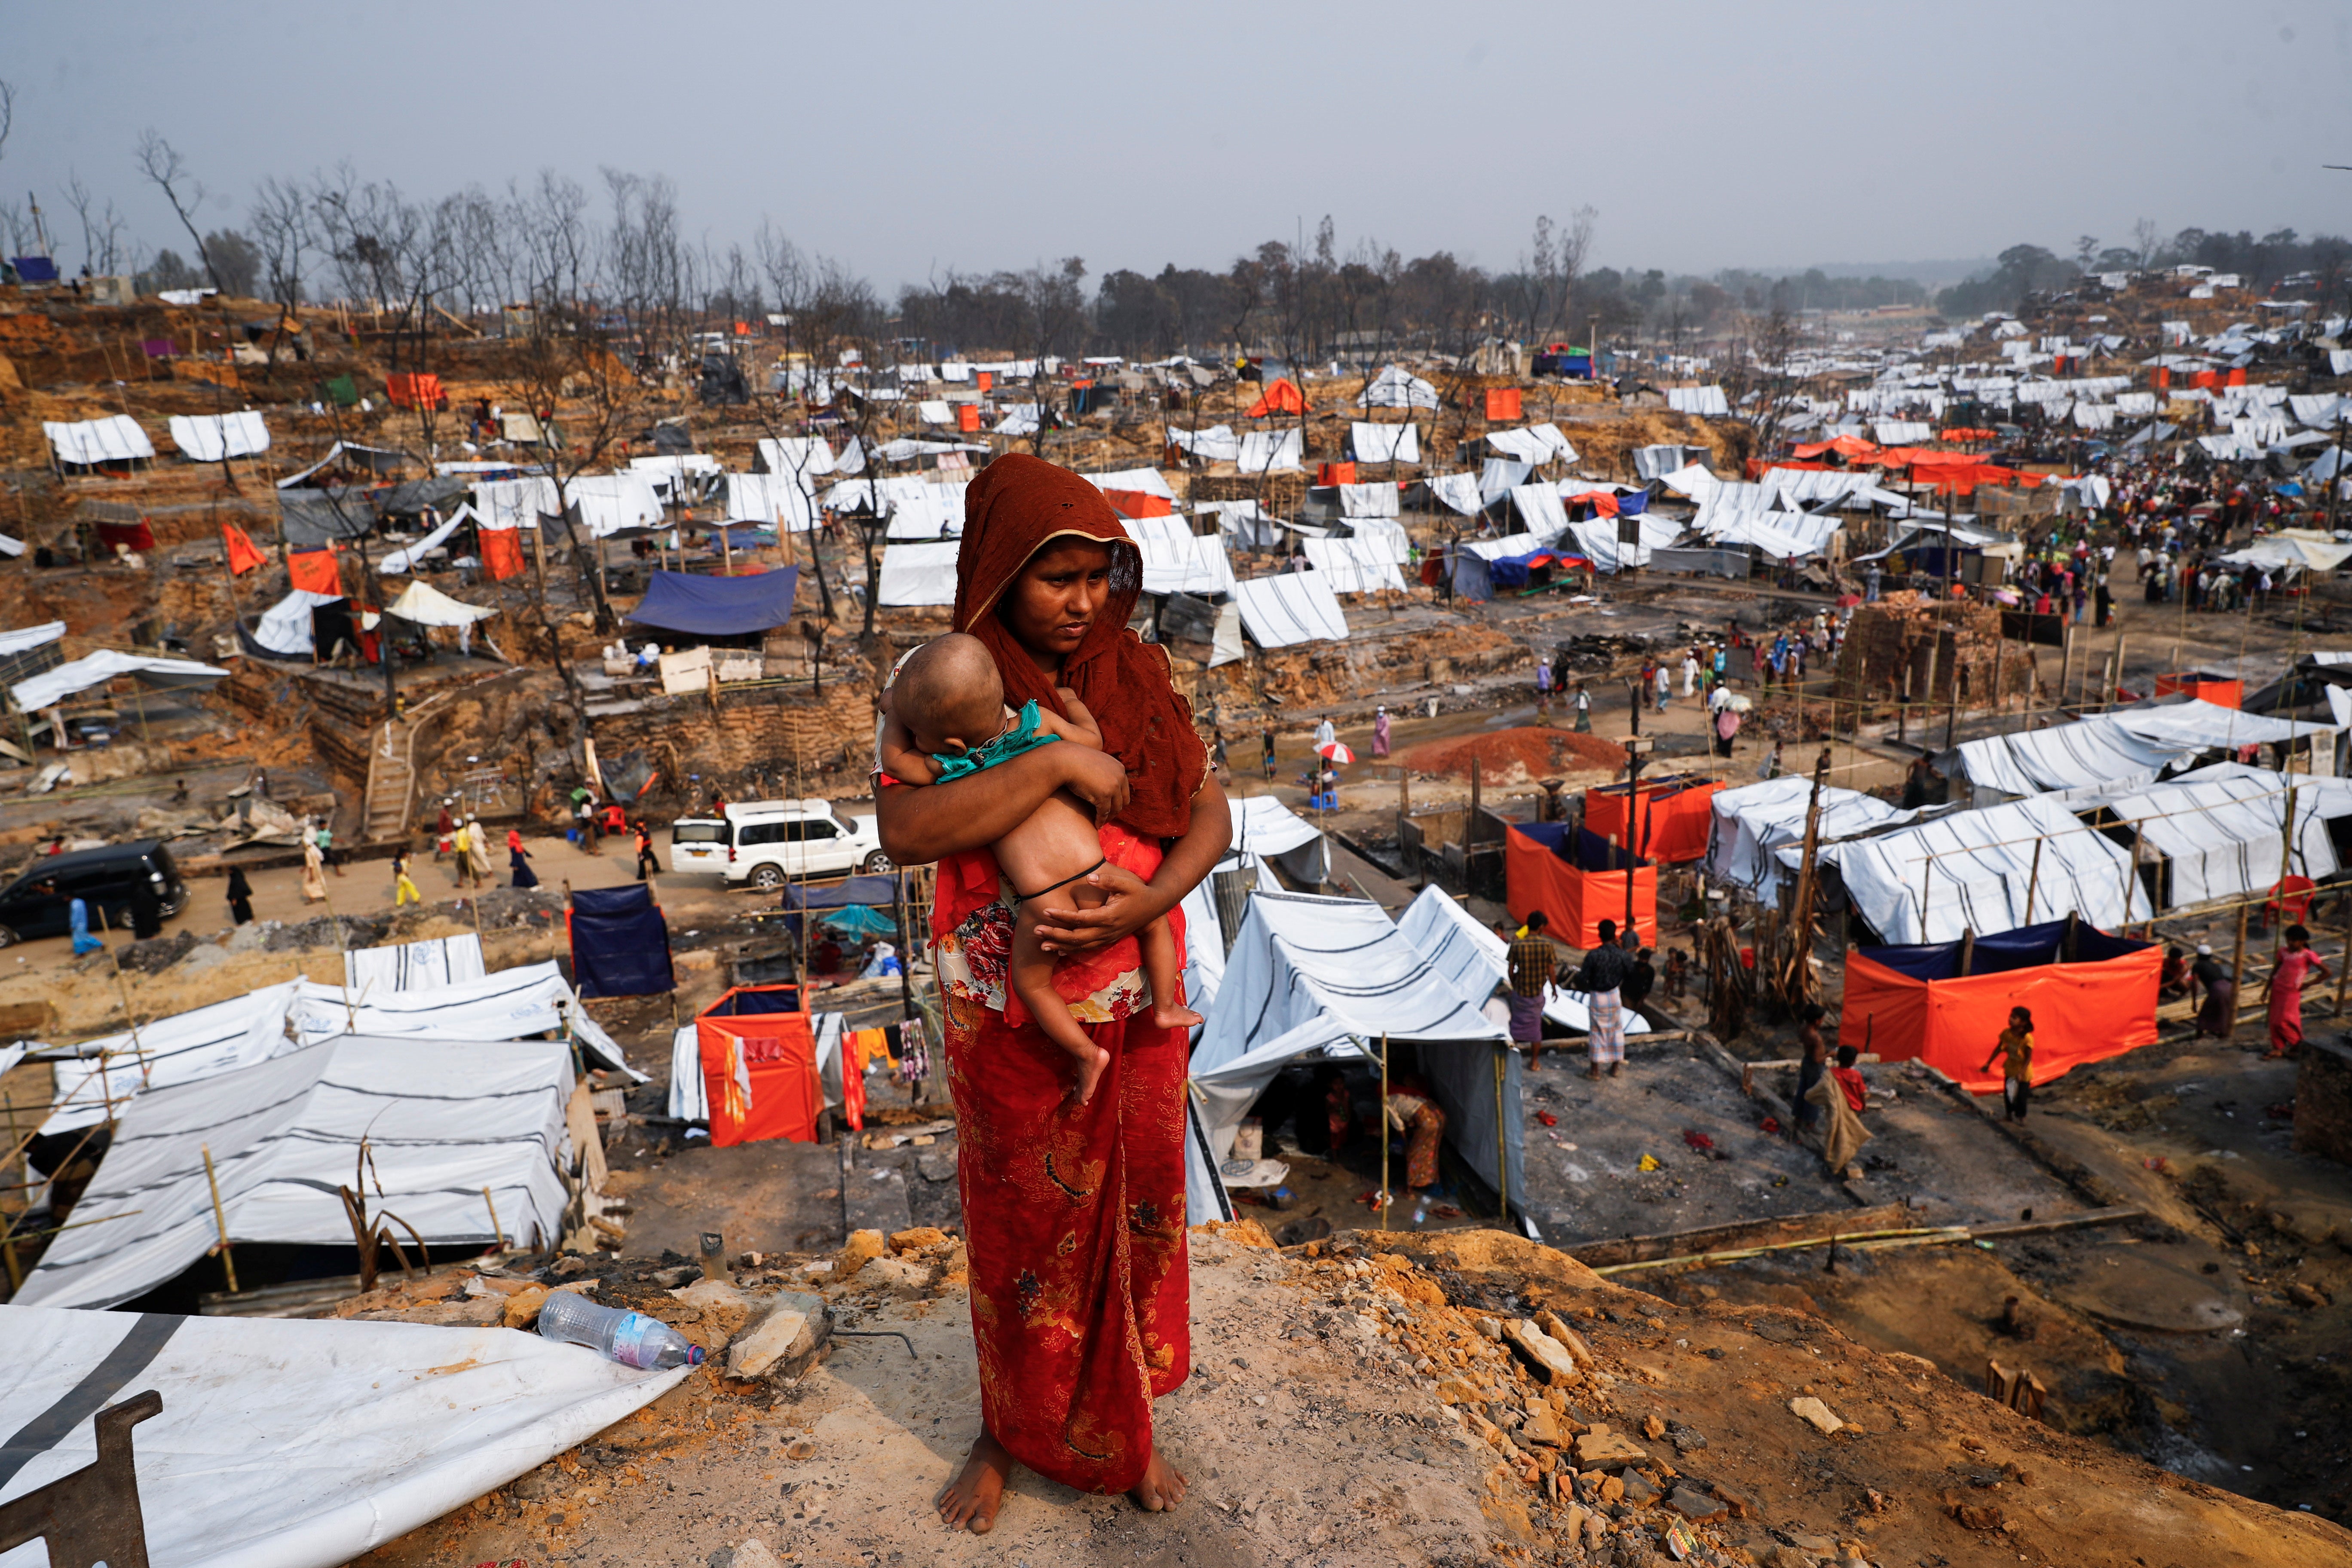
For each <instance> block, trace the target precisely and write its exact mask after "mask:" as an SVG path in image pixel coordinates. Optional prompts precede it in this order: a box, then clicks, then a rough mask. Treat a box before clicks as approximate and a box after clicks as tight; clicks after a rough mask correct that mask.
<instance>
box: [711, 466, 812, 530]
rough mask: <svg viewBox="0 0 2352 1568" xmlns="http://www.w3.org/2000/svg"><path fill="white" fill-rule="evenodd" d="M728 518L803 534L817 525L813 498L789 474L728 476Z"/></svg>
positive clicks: (799, 482)
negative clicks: (761, 523) (764, 524)
mask: <svg viewBox="0 0 2352 1568" xmlns="http://www.w3.org/2000/svg"><path fill="white" fill-rule="evenodd" d="M727 515H728V516H729V517H730V518H742V519H745V520H746V521H753V522H764V523H768V524H770V525H772V526H774V527H778V528H782V529H783V530H784V531H787V532H790V533H806V532H807V531H809V530H810V529H812V528H814V527H815V526H816V515H817V506H816V496H815V493H814V491H813V490H811V489H809V486H808V484H807V482H806V481H805V480H804V479H799V478H796V477H794V476H793V475H792V474H776V473H770V474H730V475H728V476H727Z"/></svg>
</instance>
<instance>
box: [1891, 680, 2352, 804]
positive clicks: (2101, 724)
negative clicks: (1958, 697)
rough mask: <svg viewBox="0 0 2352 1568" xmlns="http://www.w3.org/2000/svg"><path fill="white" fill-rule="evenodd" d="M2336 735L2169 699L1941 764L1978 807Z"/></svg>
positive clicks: (2124, 781) (1995, 741) (2149, 776)
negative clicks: (2012, 797) (2212, 755)
mask: <svg viewBox="0 0 2352 1568" xmlns="http://www.w3.org/2000/svg"><path fill="white" fill-rule="evenodd" d="M2335 732H2336V731H2335V729H2334V727H2333V726H2331V725H2324V724H2307V723H2303V722H2300V721H2294V720H2289V719H2274V718H2271V717H2269V716H2268V715H2266V714H2261V713H2248V712H2245V711H2243V710H2240V709H2236V708H2224V707H2221V706H2220V705H2219V704H2217V703H2212V702H2205V701H2200V700H2196V699H2193V698H2190V699H2182V700H2172V699H2164V700H2158V701H2155V702H2149V703H2146V704H2143V705H2141V706H2138V707H2134V708H2123V709H2117V710H2115V711H2113V712H2108V713H2096V714H2093V715H2091V716H2090V717H2088V718H2085V719H2077V720H2075V721H2074V722H2073V723H2071V724H2053V725H2052V726H2050V727H2049V728H2048V729H2044V730H2014V731H2010V732H2009V733H2007V734H2002V735H1991V736H1987V737H1986V738H1984V739H1982V740H1978V741H1964V742H1961V743H1960V744H1959V745H1958V747H1957V748H1955V749H1954V750H1953V751H1951V752H1946V753H1945V754H1944V755H1943V756H1941V757H1938V758H1937V766H1938V767H1939V768H1941V769H1942V771H1943V772H1944V773H1946V774H1948V775H1949V776H1952V777H1955V778H1960V779H1965V780H1966V781H1967V783H1968V784H1969V790H1970V793H1971V795H1972V796H1973V797H1975V798H1977V799H1979V802H1981V801H1983V800H1985V799H1987V798H1990V799H1999V798H2000V797H2002V796H2006V795H2040V794H2042V793H2044V792H2047V791H2053V790H2075V789H2097V788H2107V789H2115V788H2123V787H2129V786H2131V785H2135V784H2152V783H2154V782H2155V780H2156V778H2157V775H2158V774H2159V773H2163V772H2164V771H2165V770H2166V769H2168V768H2177V767H2182V766H2185V765H2187V764H2188V763H2191V762H2194V761H2195V760H2196V759H2197V758H2198V757H2199V756H2200V755H2202V754H2204V753H2205V752H2234V751H2236V750H2238V749H2239V748H2241V747H2244V746H2258V745H2259V746H2286V747H2289V748H2293V747H2294V746H2296V745H2298V744H2308V743H2310V742H2313V741H2314V739H2315V738H2332V737H2333V736H2334V734H2335Z"/></svg>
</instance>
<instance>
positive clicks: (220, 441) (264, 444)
mask: <svg viewBox="0 0 2352 1568" xmlns="http://www.w3.org/2000/svg"><path fill="white" fill-rule="evenodd" d="M172 445H173V446H174V447H178V448H179V449H180V452H181V454H182V456H184V457H188V458H194V459H195V460H196V461H197V462H199V463H217V462H219V461H220V460H221V459H222V458H250V457H253V456H255V455H256V454H257V453H261V452H267V451H268V450H269V426H267V425H265V424H263V423H262V422H261V414H260V411H259V410H257V409H252V408H247V409H246V410H244V411H242V412H241V413H236V414H174V415H173V416H172Z"/></svg>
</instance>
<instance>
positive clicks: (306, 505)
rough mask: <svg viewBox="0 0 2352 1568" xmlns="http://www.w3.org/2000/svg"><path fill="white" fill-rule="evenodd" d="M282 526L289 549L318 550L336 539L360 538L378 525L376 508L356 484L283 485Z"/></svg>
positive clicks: (281, 495)
mask: <svg viewBox="0 0 2352 1568" xmlns="http://www.w3.org/2000/svg"><path fill="white" fill-rule="evenodd" d="M374 527H375V508H374V507H373V506H371V505H369V504H368V496H367V491H365V490H363V489H359V488H358V487H356V486H344V487H340V488H334V489H290V490H289V489H281V490H279V491H278V531H280V532H281V533H282V534H283V535H284V536H285V539H286V547H287V548H288V549H289V550H317V549H319V548H320V547H321V546H323V545H325V544H327V543H329V542H331V541H335V540H344V539H359V538H362V537H364V536H365V535H366V534H368V533H369V532H370V531H373V529H374Z"/></svg>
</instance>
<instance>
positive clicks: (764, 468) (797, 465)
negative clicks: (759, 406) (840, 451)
mask: <svg viewBox="0 0 2352 1568" xmlns="http://www.w3.org/2000/svg"><path fill="white" fill-rule="evenodd" d="M754 451H755V454H756V456H755V458H754V460H755V461H756V463H757V464H758V466H759V468H760V469H761V472H763V473H770V474H780V475H792V474H798V475H799V476H800V477H801V478H802V479H804V480H805V479H814V478H816V477H817V476H818V475H819V474H829V473H831V472H833V448H832V447H828V446H826V445H825V444H824V437H819V436H785V437H764V438H762V439H761V442H760V444H759V446H758V447H756V448H754Z"/></svg>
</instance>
